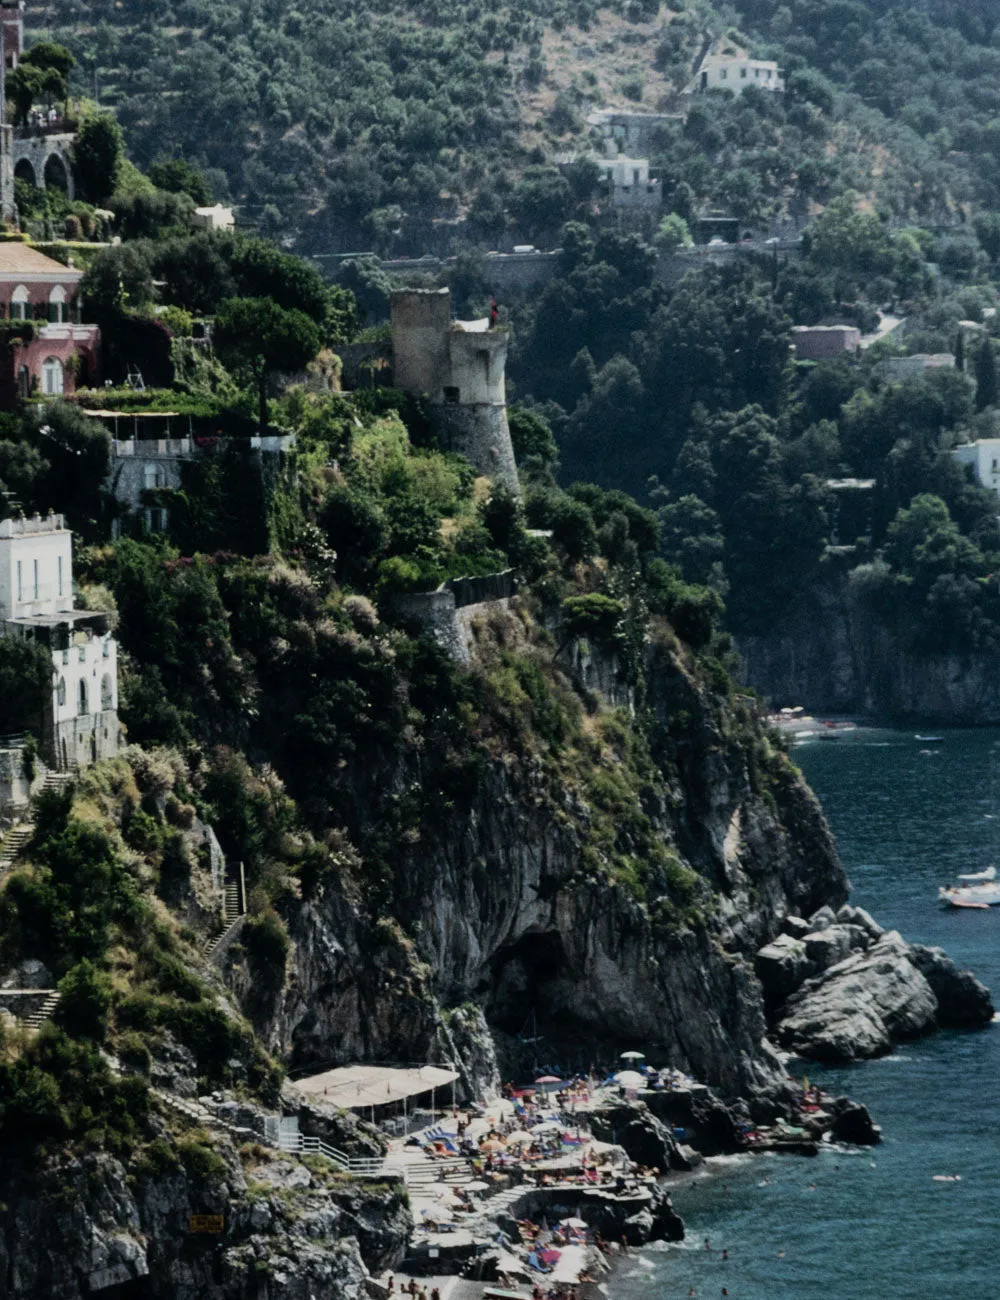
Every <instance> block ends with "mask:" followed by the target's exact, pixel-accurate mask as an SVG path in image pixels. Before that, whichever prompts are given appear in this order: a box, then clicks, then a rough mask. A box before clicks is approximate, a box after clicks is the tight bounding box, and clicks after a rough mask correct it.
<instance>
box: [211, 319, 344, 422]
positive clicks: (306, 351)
mask: <svg viewBox="0 0 1000 1300" xmlns="http://www.w3.org/2000/svg"><path fill="white" fill-rule="evenodd" d="M214 340H215V348H216V351H217V352H218V354H219V356H220V357H221V358H222V360H223V361H224V362H225V364H226V365H227V366H229V367H231V368H232V369H234V370H237V371H240V370H243V371H246V372H247V373H248V374H249V377H250V379H251V381H252V382H253V385H254V387H255V388H256V390H257V399H258V411H259V416H258V418H259V422H260V431H261V433H262V434H263V433H265V432H266V430H267V381H268V376H269V375H271V374H272V373H273V372H274V371H277V370H283V371H288V372H291V373H294V372H295V371H297V370H302V369H304V367H305V366H306V365H307V364H308V363H309V362H310V361H312V359H313V358H314V357H315V355H316V353H317V352H318V351H319V348H320V343H321V342H322V336H321V335H320V332H319V330H318V328H317V327H316V324H315V322H314V321H313V320H311V319H310V318H309V316H307V315H306V314H305V312H302V311H295V310H293V311H289V310H286V309H285V308H284V307H281V306H279V305H278V304H277V303H276V302H274V301H273V299H270V298H231V299H230V300H229V301H228V302H225V303H223V304H222V306H221V307H220V309H219V312H218V314H217V316H216V318H215V331H214Z"/></svg>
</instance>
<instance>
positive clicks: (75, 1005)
mask: <svg viewBox="0 0 1000 1300" xmlns="http://www.w3.org/2000/svg"><path fill="white" fill-rule="evenodd" d="M59 992H60V994H61V995H62V1001H61V1002H60V1003H59V1008H58V1020H59V1024H60V1025H62V1027H63V1028H64V1029H65V1030H66V1032H67V1033H69V1034H72V1036H73V1037H74V1038H90V1039H93V1040H94V1042H97V1043H100V1042H103V1040H104V1035H105V1033H106V1032H107V1028H108V1012H109V1010H110V1008H111V981H110V979H109V978H108V977H107V975H105V974H103V973H102V972H101V971H100V970H99V969H98V968H97V967H96V966H95V965H94V963H93V962H92V961H89V960H88V959H87V958H86V957H85V958H84V959H83V960H82V961H80V962H78V963H77V964H76V965H75V966H74V967H73V968H72V969H71V970H69V971H68V972H67V973H66V974H65V975H64V976H63V978H62V979H61V980H60V981H59Z"/></svg>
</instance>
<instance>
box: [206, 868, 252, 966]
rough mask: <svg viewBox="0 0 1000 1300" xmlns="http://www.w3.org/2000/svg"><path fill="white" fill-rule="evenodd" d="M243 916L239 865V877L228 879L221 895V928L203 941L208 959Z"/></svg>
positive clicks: (213, 954)
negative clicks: (237, 878)
mask: <svg viewBox="0 0 1000 1300" xmlns="http://www.w3.org/2000/svg"><path fill="white" fill-rule="evenodd" d="M244 916H245V913H244V910H243V883H242V866H241V868H240V879H239V880H235V879H230V880H228V881H227V882H226V887H225V890H224V892H223V895H222V929H221V930H220V931H219V932H218V934H214V935H212V937H211V938H210V939H208V940H206V942H205V946H204V949H203V951H204V953H205V956H206V957H208V958H209V960H211V959H212V958H213V957H214V956H215V954H216V952H218V950H219V948H221V946H222V945H223V943H225V941H226V940H227V939H228V938H229V937H230V935H231V934H232V933H233V931H234V930H235V929H237V927H238V926H240V925H242V923H243V918H244Z"/></svg>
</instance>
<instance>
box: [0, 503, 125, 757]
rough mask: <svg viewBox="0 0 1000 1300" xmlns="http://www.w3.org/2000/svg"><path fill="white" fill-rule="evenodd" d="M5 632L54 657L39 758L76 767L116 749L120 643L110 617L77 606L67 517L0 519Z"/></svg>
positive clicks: (0, 613)
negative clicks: (33, 644) (41, 646)
mask: <svg viewBox="0 0 1000 1300" xmlns="http://www.w3.org/2000/svg"><path fill="white" fill-rule="evenodd" d="M0 620H2V625H3V635H5V636H9V637H11V636H12V637H25V638H30V639H31V640H34V641H36V642H38V643H39V644H41V645H44V646H45V647H46V648H47V649H48V651H49V653H50V655H51V657H52V690H51V694H50V695H49V696H48V697H47V698H46V699H45V700H44V701H43V706H42V735H41V748H42V757H43V758H44V759H45V761H46V763H47V764H48V765H49V766H50V767H54V768H56V769H57V770H59V771H63V772H66V771H72V770H73V769H74V768H76V767H81V766H84V765H85V764H87V763H93V762H96V761H97V760H98V759H102V758H112V757H113V756H114V755H115V754H116V753H117V752H118V743H119V726H118V646H117V643H116V641H115V639H114V637H113V636H112V635H111V629H110V618H109V615H108V614H107V613H102V612H100V611H96V610H78V609H75V608H74V598H73V534H72V532H71V531H70V530H69V529H68V528H67V527H66V525H65V522H64V520H63V517H62V515H47V516H45V517H42V516H40V515H35V516H34V517H33V518H31V519H4V520H0Z"/></svg>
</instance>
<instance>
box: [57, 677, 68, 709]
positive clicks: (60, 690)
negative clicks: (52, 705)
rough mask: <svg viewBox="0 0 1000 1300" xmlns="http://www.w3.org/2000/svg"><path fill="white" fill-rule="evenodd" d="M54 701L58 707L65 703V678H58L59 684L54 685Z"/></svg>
mask: <svg viewBox="0 0 1000 1300" xmlns="http://www.w3.org/2000/svg"><path fill="white" fill-rule="evenodd" d="M56 703H57V704H58V705H59V707H60V708H62V706H63V705H64V704H65V703H66V678H65V677H60V678H59V685H58V686H57V687H56Z"/></svg>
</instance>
